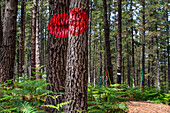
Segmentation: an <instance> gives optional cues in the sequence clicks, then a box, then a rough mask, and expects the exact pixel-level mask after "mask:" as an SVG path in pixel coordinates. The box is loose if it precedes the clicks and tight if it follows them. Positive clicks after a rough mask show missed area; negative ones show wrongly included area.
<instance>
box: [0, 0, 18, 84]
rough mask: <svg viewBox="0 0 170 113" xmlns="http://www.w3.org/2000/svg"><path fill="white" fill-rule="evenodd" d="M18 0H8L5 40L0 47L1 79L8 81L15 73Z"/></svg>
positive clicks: (4, 25) (4, 29)
mask: <svg viewBox="0 0 170 113" xmlns="http://www.w3.org/2000/svg"><path fill="white" fill-rule="evenodd" d="M17 4H18V1H17V0H6V7H5V15H4V23H3V34H5V35H3V40H2V45H1V48H0V53H1V55H0V81H1V82H7V80H9V79H12V78H13V75H14V61H15V47H16V29H17V28H16V27H17V23H16V19H17V10H18V8H17Z"/></svg>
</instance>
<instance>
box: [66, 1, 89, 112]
mask: <svg viewBox="0 0 170 113" xmlns="http://www.w3.org/2000/svg"><path fill="white" fill-rule="evenodd" d="M75 7H79V8H82V9H83V10H84V11H86V13H87V14H88V11H89V3H88V0H71V2H70V9H72V8H75ZM73 48H74V49H73ZM66 70H67V73H66V86H65V100H66V101H70V100H73V102H71V103H69V104H67V105H66V106H65V107H64V112H65V113H78V111H76V109H78V110H85V111H87V83H88V29H86V30H85V31H84V32H83V33H82V34H79V35H72V34H70V33H69V37H68V50H67V66H66ZM85 111H84V112H83V113H85Z"/></svg>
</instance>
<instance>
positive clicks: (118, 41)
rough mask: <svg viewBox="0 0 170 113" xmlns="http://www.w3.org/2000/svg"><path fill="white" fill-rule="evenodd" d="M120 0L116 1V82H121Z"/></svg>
mask: <svg viewBox="0 0 170 113" xmlns="http://www.w3.org/2000/svg"><path fill="white" fill-rule="evenodd" d="M121 5H122V1H121V0H119V1H118V40H117V45H118V54H117V83H118V84H121V62H122V28H121V18H122V8H121Z"/></svg>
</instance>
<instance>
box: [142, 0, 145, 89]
mask: <svg viewBox="0 0 170 113" xmlns="http://www.w3.org/2000/svg"><path fill="white" fill-rule="evenodd" d="M142 7H143V12H142V14H143V17H142V18H143V37H142V88H144V84H145V76H144V75H145V0H143V2H142Z"/></svg>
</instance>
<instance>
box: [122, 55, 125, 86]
mask: <svg viewBox="0 0 170 113" xmlns="http://www.w3.org/2000/svg"><path fill="white" fill-rule="evenodd" d="M122 68H123V73H122V74H123V84H125V63H124V58H123V66H122Z"/></svg>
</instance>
